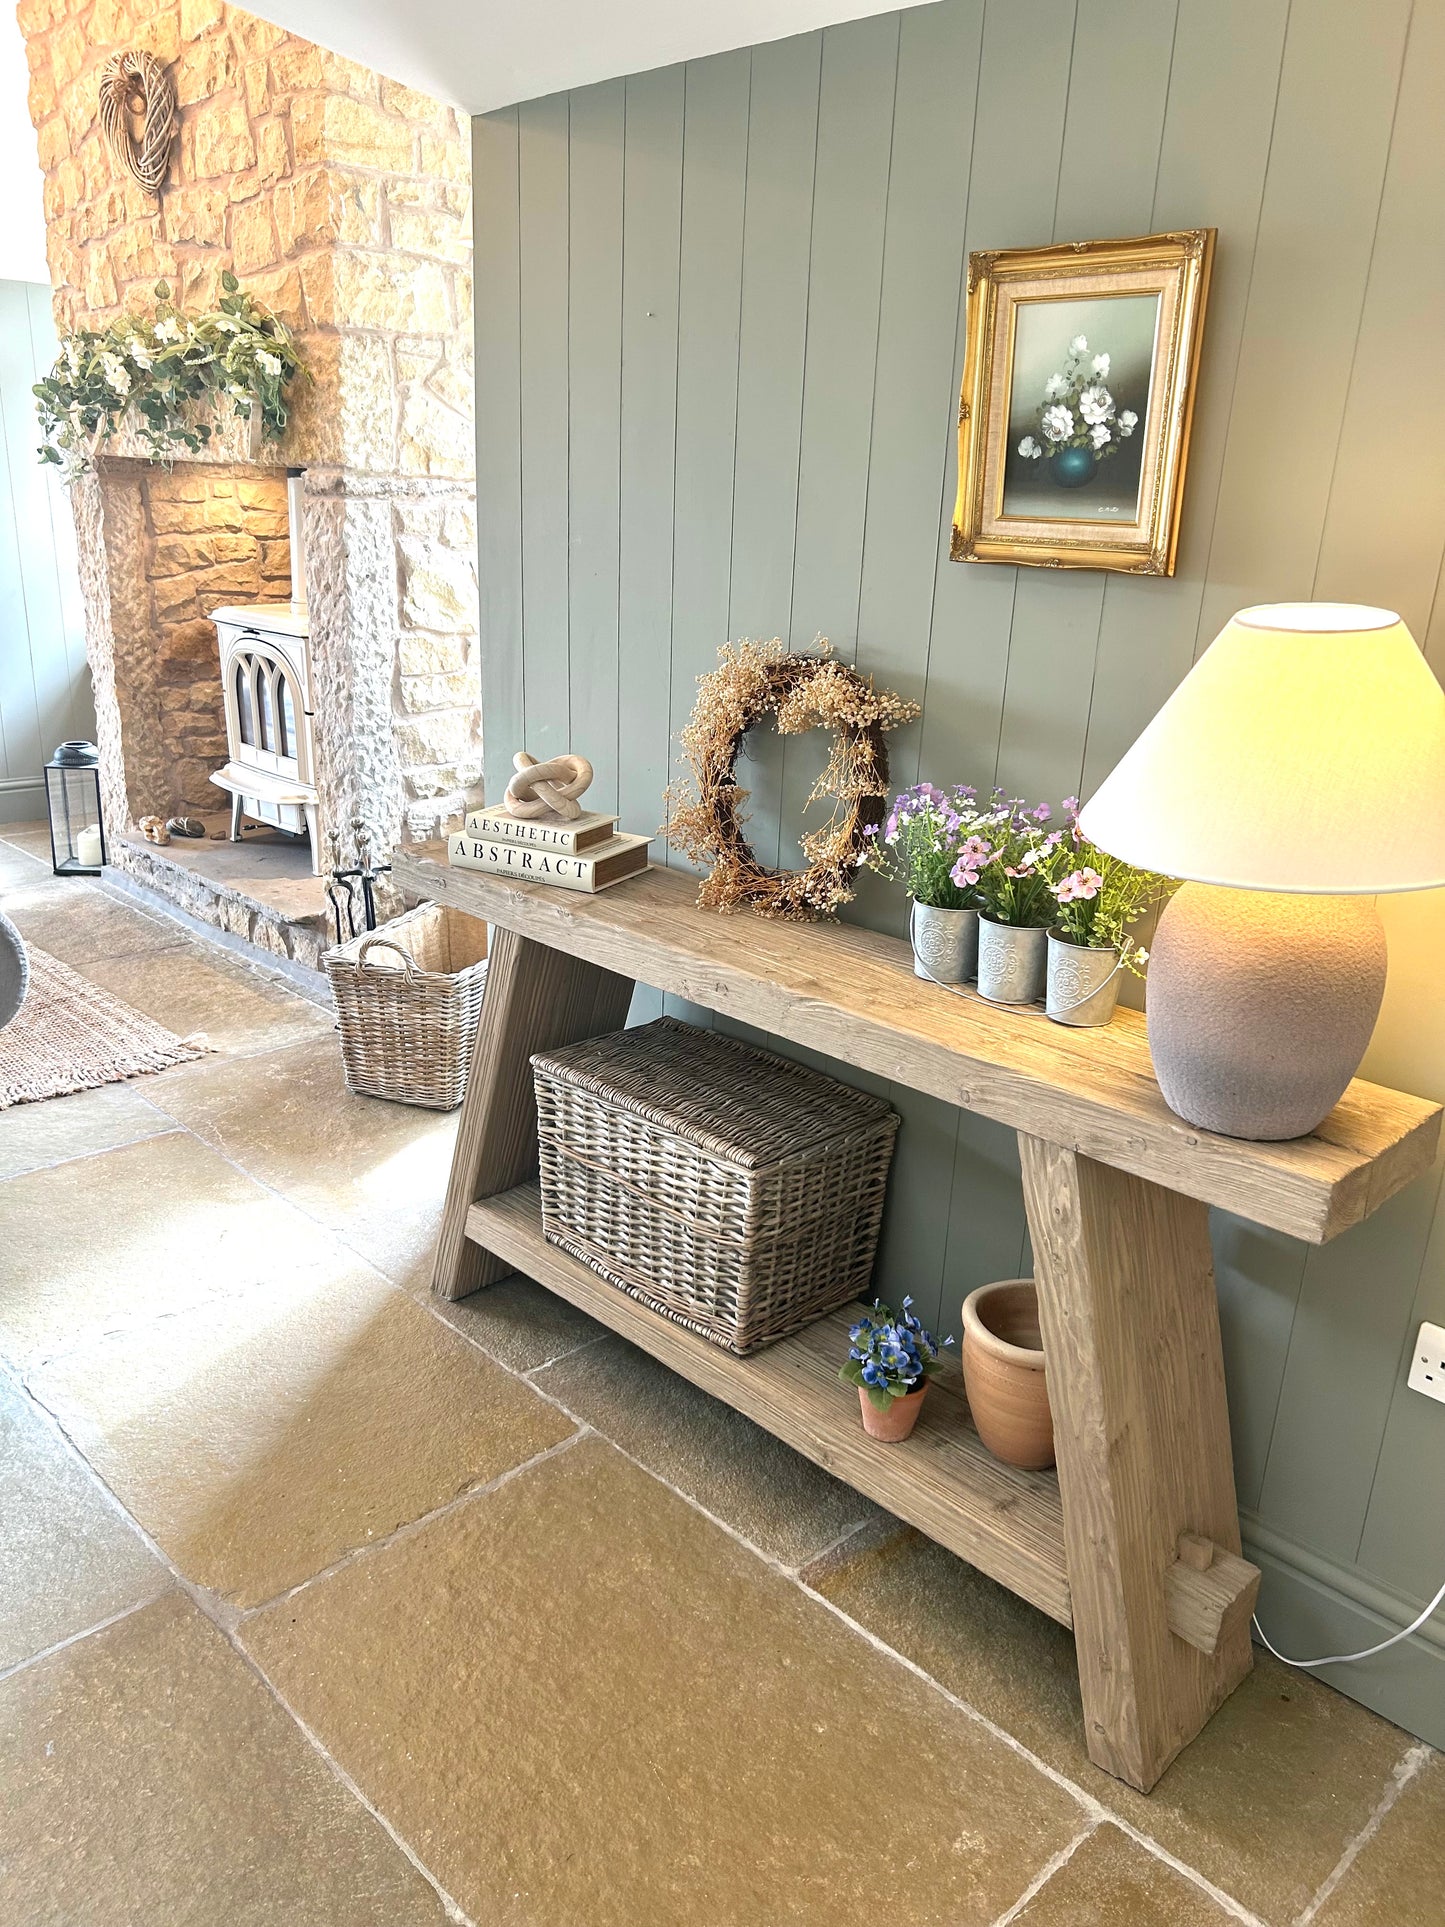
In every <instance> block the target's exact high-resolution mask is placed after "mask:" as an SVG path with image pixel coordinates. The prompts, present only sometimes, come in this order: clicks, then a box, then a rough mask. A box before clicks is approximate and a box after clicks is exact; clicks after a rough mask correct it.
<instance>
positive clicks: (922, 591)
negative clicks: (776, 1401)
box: [857, 0, 983, 1323]
mask: <svg viewBox="0 0 1445 1927" xmlns="http://www.w3.org/2000/svg"><path fill="white" fill-rule="evenodd" d="M982 32H983V6H982V0H974V3H973V4H966V5H956V6H951V7H931V8H922V9H920V10H919V11H917V12H916V13H907V14H904V15H903V17H902V20H901V22H900V31H899V43H898V83H897V94H896V102H895V107H894V117H893V143H892V157H891V162H890V166H889V175H888V206H887V219H886V226H885V235H884V250H883V280H882V291H881V299H880V302H879V314H878V350H877V375H876V379H875V382H874V390H873V419H872V430H871V450H870V460H869V481H870V485H869V489H868V496H867V503H866V519H865V524H864V532H863V565H862V577H861V585H860V594H859V605H858V661H859V663H860V664H861V665H862V666H863V667H864V668H866V669H867V670H868V672H869V673H870V674H871V675H876V676H877V677H878V680H879V681H880V683H882V684H884V685H885V686H886V687H887V688H890V689H896V690H897V691H898V692H899V693H900V694H901V695H904V696H907V697H910V698H912V699H913V700H915V701H921V700H922V698H923V695H924V687H925V681H926V676H927V666H928V636H929V627H930V623H931V619H932V614H933V573H934V569H935V567H936V566H938V563H937V558H938V519H939V506H940V502H941V500H942V495H943V478H944V475H945V473H946V471H947V467H948V444H949V442H950V440H951V439H952V421H953V386H954V380H955V376H954V368H953V344H954V336H955V333H956V330H957V322H958V297H959V279H960V275H959V268H960V261H961V259H962V249H963V227H964V217H965V211H966V206H967V187H968V170H969V157H970V152H971V148H972V143H973V102H974V86H975V82H976V76H977V73H978V55H979V44H980V40H981V38H982ZM918 751H919V729H918V726H917V725H916V724H915V725H913V726H911V727H910V728H909V729H907V730H904V731H900V732H899V733H898V734H897V735H895V736H894V737H893V738H892V742H891V744H890V756H891V759H892V762H893V765H894V777H895V780H896V781H897V782H898V783H899V784H904V783H908V782H911V781H913V780H914V779H915V777H916V775H917V768H918ZM860 881H861V883H862V886H863V888H862V891H861V893H860V897H859V902H858V905H857V913H858V914H859V915H860V916H861V918H862V919H863V921H865V922H867V923H870V924H872V925H873V926H874V927H875V928H877V927H885V926H892V927H893V928H895V929H896V930H898V931H899V932H900V933H901V932H902V930H903V928H904V925H905V921H906V916H907V909H906V905H905V903H904V902H903V900H902V898H901V896H900V895H899V893H898V892H897V891H896V890H891V889H884V887H883V886H882V885H881V884H880V883H878V881H877V879H874V878H868V877H865V878H863V879H860ZM870 884H871V885H872V886H873V887H871V888H870V887H869V886H870ZM939 994H940V995H942V994H944V993H942V992H940V993H939ZM889 1095H890V1097H891V1099H892V1101H893V1103H894V1104H895V1106H896V1107H897V1109H898V1110H899V1112H900V1113H901V1115H902V1118H903V1128H902V1131H901V1133H900V1137H899V1155H898V1158H897V1162H896V1164H895V1167H894V1181H893V1184H892V1186H891V1187H890V1199H889V1209H888V1214H887V1217H886V1219H885V1221H884V1228H883V1255H882V1260H881V1265H880V1275H881V1276H883V1277H886V1278H887V1279H889V1280H890V1281H892V1282H891V1283H890V1290H892V1291H893V1292H894V1293H895V1294H896V1295H897V1296H900V1297H901V1296H902V1293H903V1292H904V1291H908V1292H911V1293H912V1294H913V1296H914V1297H915V1298H916V1299H917V1301H918V1306H919V1311H920V1315H922V1316H923V1317H924V1318H925V1319H927V1320H928V1321H930V1322H932V1323H936V1322H937V1320H938V1316H939V1310H940V1305H941V1303H942V1289H943V1270H944V1260H945V1253H946V1247H947V1238H948V1224H949V1211H948V1206H949V1198H950V1194H951V1192H952V1188H953V1166H954V1152H955V1145H956V1141H957V1137H958V1128H959V1113H958V1112H957V1111H956V1110H955V1109H954V1108H953V1107H952V1106H951V1105H945V1104H941V1103H939V1102H938V1101H937V1100H936V1099H932V1098H927V1097H924V1096H921V1095H920V1094H919V1093H918V1092H916V1091H911V1090H908V1089H906V1088H904V1087H895V1088H894V1089H893V1090H892V1091H890V1093H889Z"/></svg>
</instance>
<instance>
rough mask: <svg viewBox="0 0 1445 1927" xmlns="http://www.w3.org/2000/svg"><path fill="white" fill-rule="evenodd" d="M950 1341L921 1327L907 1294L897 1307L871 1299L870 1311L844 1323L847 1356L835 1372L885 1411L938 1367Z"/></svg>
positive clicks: (936, 1371) (879, 1408) (941, 1365)
mask: <svg viewBox="0 0 1445 1927" xmlns="http://www.w3.org/2000/svg"><path fill="white" fill-rule="evenodd" d="M952 1343H953V1340H952V1339H951V1338H945V1339H944V1341H943V1345H940V1344H939V1342H938V1340H937V1339H936V1338H935V1337H934V1336H933V1334H932V1332H930V1331H927V1330H925V1328H924V1325H923V1321H922V1319H920V1318H919V1317H918V1316H917V1315H916V1314H915V1312H914V1310H913V1300H912V1299H911V1298H905V1299H904V1301H903V1309H902V1311H899V1312H895V1311H890V1310H889V1308H888V1306H887V1305H885V1304H884V1303H883V1301H882V1300H881V1299H879V1298H875V1299H874V1301H873V1306H872V1310H871V1311H865V1312H864V1313H863V1315H862V1317H861V1318H859V1320H858V1321H857V1323H856V1324H854V1325H852V1326H850V1327H849V1331H848V1358H847V1362H846V1363H845V1364H844V1365H843V1367H842V1369H841V1370H840V1371H839V1373H838V1376H839V1378H840V1379H841V1380H842V1381H843V1383H844V1384H845V1385H857V1386H859V1387H861V1389H862V1390H863V1391H864V1392H866V1393H867V1395H868V1402H869V1403H870V1404H871V1405H876V1406H877V1408H878V1410H879V1411H880V1412H886V1411H887V1410H888V1407H889V1406H890V1405H891V1404H892V1403H893V1401H894V1399H895V1398H907V1396H908V1394H909V1393H910V1392H916V1391H918V1390H919V1389H920V1387H921V1386H923V1385H924V1384H926V1383H927V1381H928V1380H929V1379H930V1378H933V1377H935V1376H936V1374H937V1373H939V1372H941V1371H942V1370H943V1360H942V1358H941V1357H940V1353H941V1352H942V1350H943V1346H944V1345H951V1344H952Z"/></svg>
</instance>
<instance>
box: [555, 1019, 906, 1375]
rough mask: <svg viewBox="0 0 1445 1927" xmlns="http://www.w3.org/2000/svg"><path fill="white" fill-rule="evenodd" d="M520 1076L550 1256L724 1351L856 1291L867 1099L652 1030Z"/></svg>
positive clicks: (796, 1323)
mask: <svg viewBox="0 0 1445 1927" xmlns="http://www.w3.org/2000/svg"><path fill="white" fill-rule="evenodd" d="M532 1069H533V1073H534V1076H535V1078H536V1087H537V1129H538V1143H539V1149H540V1163H541V1181H542V1225H543V1230H544V1232H545V1234H546V1237H547V1240H548V1242H549V1243H550V1244H554V1245H558V1246H560V1247H561V1249H562V1250H564V1251H569V1252H571V1254H572V1256H573V1257H574V1258H580V1259H581V1260H582V1261H583V1263H584V1264H588V1265H590V1266H591V1267H592V1269H593V1270H594V1271H596V1272H598V1273H600V1274H601V1276H602V1277H604V1278H606V1279H609V1280H610V1281H611V1282H612V1283H613V1284H615V1285H619V1286H620V1287H621V1288H622V1290H623V1291H625V1292H628V1293H630V1294H631V1296H632V1297H634V1298H637V1299H639V1300H641V1302H642V1303H643V1304H646V1305H650V1306H652V1308H653V1309H654V1310H655V1311H660V1312H662V1313H663V1314H664V1315H665V1316H667V1317H668V1318H672V1319H675V1320H676V1321H677V1322H678V1323H679V1324H681V1325H686V1326H688V1327H689V1328H690V1329H691V1330H693V1331H695V1332H700V1333H701V1334H702V1335H703V1336H704V1337H705V1338H710V1339H711V1340H712V1341H713V1342H714V1343H715V1344H717V1345H722V1346H725V1347H726V1348H727V1349H728V1350H729V1351H732V1352H737V1353H746V1352H752V1351H756V1350H758V1348H759V1347H760V1346H763V1345H767V1344H770V1343H771V1342H772V1341H773V1340H774V1339H777V1338H784V1337H786V1336H787V1334H788V1333H789V1332H794V1331H798V1330H799V1329H800V1328H801V1327H802V1326H804V1325H807V1324H810V1323H811V1322H812V1321H813V1320H814V1319H815V1318H820V1317H822V1316H823V1314H824V1313H825V1312H828V1311H831V1310H833V1308H834V1307H835V1306H837V1305H841V1304H846V1303H847V1302H848V1300H849V1299H852V1298H857V1297H860V1296H861V1295H863V1294H864V1293H866V1291H867V1289H868V1283H869V1279H870V1278H871V1276H872V1272H873V1256H874V1251H875V1249H876V1247H877V1243H878V1225H879V1221H880V1219H881V1217H882V1215H883V1196H884V1192H885V1190H886V1188H887V1183H888V1166H889V1162H890V1160H891V1158H892V1156H893V1140H894V1138H895V1136H896V1135H897V1131H898V1118H897V1115H896V1113H895V1112H893V1111H892V1110H890V1108H889V1107H888V1105H887V1104H885V1103H883V1102H882V1100H881V1099H879V1098H876V1097H871V1096H869V1095H868V1094H867V1093H866V1092H864V1091H855V1090H852V1089H851V1088H850V1087H849V1086H848V1085H846V1084H840V1083H839V1082H838V1081H837V1080H836V1079H835V1078H831V1077H825V1076H824V1075H823V1074H822V1073H821V1072H819V1071H815V1070H812V1069H810V1068H809V1067H808V1066H807V1065H804V1064H794V1063H792V1062H790V1061H789V1060H788V1059H787V1058H784V1057H775V1056H773V1055H772V1054H771V1053H770V1052H767V1051H760V1050H755V1049H753V1048H752V1046H750V1045H748V1044H742V1043H739V1042H737V1041H736V1040H735V1039H734V1038H731V1037H725V1036H722V1035H720V1034H719V1033H717V1032H716V1031H706V1030H697V1029H694V1028H693V1027H692V1026H691V1025H689V1024H680V1023H677V1022H675V1021H674V1020H673V1019H672V1018H669V1017H663V1018H660V1019H659V1020H658V1021H657V1022H656V1023H652V1024H646V1025H644V1026H642V1027H641V1028H640V1029H637V1030H623V1031H615V1032H613V1033H612V1034H610V1035H609V1036H606V1037H593V1038H588V1039H587V1040H586V1041H585V1042H584V1043H580V1044H574V1045H571V1046H569V1047H568V1048H567V1049H565V1050H558V1051H543V1052H539V1053H538V1055H537V1056H535V1057H534V1058H533V1059H532Z"/></svg>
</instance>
